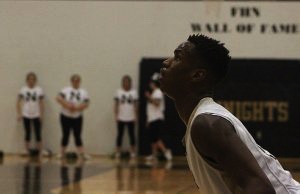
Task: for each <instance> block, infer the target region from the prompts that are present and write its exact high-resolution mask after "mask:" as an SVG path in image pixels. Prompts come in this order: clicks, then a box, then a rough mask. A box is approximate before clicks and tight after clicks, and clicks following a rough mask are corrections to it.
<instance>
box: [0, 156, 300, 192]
mask: <svg viewBox="0 0 300 194" xmlns="http://www.w3.org/2000/svg"><path fill="white" fill-rule="evenodd" d="M280 161H281V162H282V164H283V166H284V167H285V168H286V169H288V170H290V171H291V172H292V174H293V176H294V178H295V179H297V180H298V181H300V159H280ZM0 193H1V194H49V193H50V194H196V193H197V188H196V187H195V185H194V181H193V178H192V176H191V173H190V172H189V170H188V167H187V164H186V162H185V158H175V159H174V161H173V162H172V163H170V162H160V163H158V164H147V163H145V161H143V159H136V160H124V161H117V160H112V159H110V158H106V157H93V159H91V160H89V161H85V162H83V161H80V160H78V161H60V160H57V159H47V158H43V159H41V160H33V159H28V158H26V157H20V156H6V157H5V158H4V159H3V161H2V163H1V165H0ZM197 194H199V193H197Z"/></svg>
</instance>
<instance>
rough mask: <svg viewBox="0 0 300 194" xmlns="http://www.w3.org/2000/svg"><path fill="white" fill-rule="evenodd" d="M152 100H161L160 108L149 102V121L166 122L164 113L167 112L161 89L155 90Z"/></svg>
mask: <svg viewBox="0 0 300 194" xmlns="http://www.w3.org/2000/svg"><path fill="white" fill-rule="evenodd" d="M151 98H152V99H154V100H159V101H160V104H159V106H155V105H154V104H153V103H150V102H147V121H148V122H153V121H157V120H164V118H165V116H164V111H165V100H164V94H163V93H162V91H161V90H160V89H158V88H157V89H155V90H154V91H153V92H152V94H151Z"/></svg>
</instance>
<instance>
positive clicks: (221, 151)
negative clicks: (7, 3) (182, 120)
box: [191, 114, 275, 194]
mask: <svg viewBox="0 0 300 194" xmlns="http://www.w3.org/2000/svg"><path fill="white" fill-rule="evenodd" d="M191 137H192V141H193V143H194V145H195V147H196V149H197V151H198V152H199V153H200V155H201V156H202V157H204V158H205V159H206V160H207V161H213V163H215V164H216V165H217V166H218V168H219V169H221V170H223V171H224V172H225V173H226V174H227V175H228V176H229V177H231V178H232V180H233V181H234V182H235V184H236V185H237V186H239V187H240V188H241V189H242V191H243V193H245V194H253V193H255V194H275V190H274V188H273V186H272V185H271V183H270V181H269V179H268V178H267V176H266V175H265V174H264V172H263V171H262V169H261V168H260V166H259V165H258V163H257V161H256V159H255V158H254V156H253V155H252V153H251V152H250V150H249V149H248V148H247V147H246V145H245V144H244V143H243V142H242V141H241V140H240V138H239V137H238V135H237V134H236V132H235V129H234V127H233V126H232V124H231V123H230V122H229V121H227V120H226V119H224V118H222V117H219V116H214V115H209V114H201V115H199V116H197V117H196V119H195V121H194V123H193V126H192V129H191Z"/></svg>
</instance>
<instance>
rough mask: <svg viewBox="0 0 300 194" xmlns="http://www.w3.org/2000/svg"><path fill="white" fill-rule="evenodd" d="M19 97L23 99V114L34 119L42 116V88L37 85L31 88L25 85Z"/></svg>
mask: <svg viewBox="0 0 300 194" xmlns="http://www.w3.org/2000/svg"><path fill="white" fill-rule="evenodd" d="M19 98H21V99H22V101H23V107H22V116H23V117H26V118H29V119H33V118H38V117H40V116H41V112H40V111H41V110H40V100H41V99H42V98H44V93H43V90H42V88H40V87H39V86H35V87H33V88H29V87H28V86H24V87H23V88H22V89H21V90H20V93H19Z"/></svg>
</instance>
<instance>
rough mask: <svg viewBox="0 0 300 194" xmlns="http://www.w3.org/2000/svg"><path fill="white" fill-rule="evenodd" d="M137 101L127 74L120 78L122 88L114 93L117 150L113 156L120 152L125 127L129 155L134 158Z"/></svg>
mask: <svg viewBox="0 0 300 194" xmlns="http://www.w3.org/2000/svg"><path fill="white" fill-rule="evenodd" d="M137 103H138V95H137V92H136V90H135V89H133V88H132V81H131V77H130V76H129V75H125V76H123V78H122V88H121V89H118V90H117V93H116V95H115V118H116V121H117V128H118V135H117V141H116V143H117V150H116V154H115V157H116V158H119V157H120V155H121V154H120V153H121V146H122V139H123V134H124V131H125V127H127V130H128V135H129V139H130V146H131V150H130V157H131V158H134V157H135V155H136V153H135V144H136V141H135V134H134V128H135V124H136V121H137V109H138V107H137Z"/></svg>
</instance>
